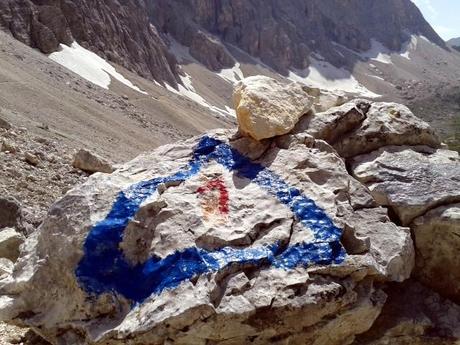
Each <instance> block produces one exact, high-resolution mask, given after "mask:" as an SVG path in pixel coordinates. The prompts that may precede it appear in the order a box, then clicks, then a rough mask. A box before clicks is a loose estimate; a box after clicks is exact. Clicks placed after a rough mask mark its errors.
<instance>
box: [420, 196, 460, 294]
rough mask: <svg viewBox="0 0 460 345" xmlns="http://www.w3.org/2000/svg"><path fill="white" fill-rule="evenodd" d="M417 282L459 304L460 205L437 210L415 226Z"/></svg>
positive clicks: (422, 218)
mask: <svg viewBox="0 0 460 345" xmlns="http://www.w3.org/2000/svg"><path fill="white" fill-rule="evenodd" d="M413 229H414V235H415V243H416V245H417V255H418V260H417V267H416V270H415V273H416V276H417V278H418V279H419V280H420V281H422V282H423V283H424V284H425V285H427V286H430V287H431V288H433V289H435V290H436V291H440V292H441V293H442V294H443V295H444V296H447V297H449V298H451V299H452V300H454V301H456V302H457V303H460V284H459V281H460V270H459V267H460V258H459V255H458V253H460V204H452V205H447V206H440V207H437V208H435V209H433V210H431V211H429V212H427V213H426V214H424V215H423V216H422V217H419V218H417V219H415V221H414V223H413Z"/></svg>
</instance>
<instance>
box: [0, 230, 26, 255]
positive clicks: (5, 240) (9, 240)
mask: <svg viewBox="0 0 460 345" xmlns="http://www.w3.org/2000/svg"><path fill="white" fill-rule="evenodd" d="M24 240H25V238H24V236H23V235H22V234H20V233H18V232H16V230H14V229H11V228H5V229H3V230H0V258H4V259H8V260H11V261H13V262H14V261H16V260H17V258H18V257H19V247H20V246H21V244H23V243H24Z"/></svg>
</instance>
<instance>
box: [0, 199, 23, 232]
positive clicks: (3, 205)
mask: <svg viewBox="0 0 460 345" xmlns="http://www.w3.org/2000/svg"><path fill="white" fill-rule="evenodd" d="M21 224H22V208H21V205H20V204H19V202H17V201H16V200H15V199H13V198H0V229H2V228H6V227H14V228H18V226H19V227H21V226H20V225H21Z"/></svg>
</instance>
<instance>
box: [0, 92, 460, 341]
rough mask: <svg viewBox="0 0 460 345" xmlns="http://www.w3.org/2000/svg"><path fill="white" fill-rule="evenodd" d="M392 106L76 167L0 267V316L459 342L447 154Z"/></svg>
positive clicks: (146, 337)
mask: <svg viewBox="0 0 460 345" xmlns="http://www.w3.org/2000/svg"><path fill="white" fill-rule="evenodd" d="M268 105H269V104H268ZM268 105H267V106H268ZM395 107H396V108H397V109H400V113H399V115H397V114H396V113H395V114H396V115H395V114H393V113H391V110H389V109H395ZM379 111H381V112H382V113H381V114H379V113H378V112H379ZM405 111H406V109H405V108H402V107H400V106H396V105H394V104H383V103H373V102H369V101H365V100H355V101H351V102H349V103H346V104H343V105H342V106H339V107H335V108H331V109H328V110H326V111H325V112H322V113H316V114H315V113H312V112H310V113H309V114H307V115H305V116H303V117H302V118H301V119H300V121H299V122H298V123H297V125H296V126H295V127H294V129H293V130H292V131H291V132H290V133H287V134H284V135H281V136H276V137H275V135H276V133H273V134H272V135H269V136H267V137H265V139H263V140H261V141H256V140H254V139H251V138H250V137H249V136H248V137H246V136H243V135H242V134H241V132H238V133H235V132H234V131H226V130H217V131H214V132H211V133H207V134H206V135H203V136H200V137H196V138H192V139H190V140H187V141H181V142H178V143H175V144H172V145H167V146H163V147H160V148H158V149H156V150H155V151H153V152H150V153H146V154H143V155H141V156H139V157H138V158H136V159H134V160H133V161H131V162H128V163H126V164H124V165H121V166H119V168H118V169H117V170H116V171H115V172H113V173H112V174H99V173H96V174H94V175H92V176H90V177H89V178H88V179H87V181H86V182H85V183H84V184H83V185H81V186H77V187H76V188H74V189H72V190H71V191H69V192H68V193H67V194H66V195H65V196H64V197H63V198H62V199H61V200H59V201H58V202H57V203H56V204H54V206H53V207H52V208H51V209H50V211H49V213H48V215H47V217H46V218H45V220H44V221H43V223H42V225H41V226H40V229H39V231H36V232H34V233H33V234H32V235H31V236H30V237H29V238H28V239H27V240H26V242H25V243H24V245H23V246H22V249H21V254H20V257H19V259H18V261H17V262H16V264H15V265H14V267H13V268H12V267H11V265H5V269H4V272H3V274H2V276H1V278H0V292H1V296H0V319H2V320H6V321H8V322H10V323H13V324H16V325H19V326H27V327H31V328H32V329H33V330H34V331H35V332H36V333H38V334H40V335H41V336H42V337H44V338H45V339H46V340H47V341H49V342H50V343H52V344H92V345H96V344H97V345H102V344H106V345H109V344H110V345H111V344H120V345H121V344H127V343H128V344H139V345H141V344H178V345H182V344H183V345H190V344H199V345H209V344H219V345H237V344H238V345H240V344H279V345H281V344H283V345H284V344H287V343H288V344H298V345H305V344H308V345H310V344H311V345H335V344H337V345H341V344H353V343H354V344H360V345H361V344H398V345H399V344H412V343H414V344H434V345H440V344H455V343H454V342H453V341H451V340H452V339H458V337H459V334H458V329H460V328H459V325H460V321H459V320H460V319H459V318H458V315H460V314H459V313H458V311H459V310H460V309H459V308H458V305H456V304H455V302H452V301H449V300H447V299H446V298H445V297H448V298H452V299H453V300H455V299H456V298H457V297H458V290H456V286H457V284H456V281H457V279H458V274H457V271H458V270H457V269H456V267H458V260H457V257H456V255H455V254H452V253H455V252H457V251H458V241H457V237H458V236H457V235H458V234H457V232H458V231H457V228H458V224H457V223H458V202H459V201H458V197H459V195H460V193H459V191H460V186H459V185H458V183H457V182H458V181H459V180H458V176H460V174H459V158H458V154H456V153H453V152H451V151H447V150H443V149H439V148H438V146H439V143H438V142H437V141H436V140H437V139H436V137H435V136H434V134H433V136H432V135H431V133H432V132H431V129H430V128H429V127H427V128H425V127H424V126H425V124H424V123H419V124H417V122H416V118H415V117H414V116H413V115H412V114H411V113H404V114H403V112H405ZM407 111H408V110H407ZM389 114H390V115H391V116H390V115H389ZM381 125H384V126H385V128H387V129H388V133H387V134H386V135H383V136H381V137H380V138H378V140H376V141H373V143H374V144H373V145H370V146H369V147H368V148H367V149H366V147H362V145H364V144H363V143H360V142H359V140H361V139H362V138H365V137H366V135H369V136H371V134H370V133H371V132H366V131H367V129H373V128H377V127H379V126H381ZM417 126H418V127H417ZM422 127H423V128H424V129H423V130H422V132H420V131H419V130H418V129H416V128H422ZM414 128H415V129H414ZM360 131H364V132H363V133H361V132H360ZM357 133H358V134H357ZM359 133H360V134H359ZM366 133H368V134H366ZM417 133H419V134H420V133H422V134H421V135H419V136H417V135H418V134H417ZM423 133H424V134H423ZM352 138H354V139H352ZM360 138H361V139H360ZM417 138H418V139H417ZM347 140H348V141H347ZM405 140H406V141H407V142H406V141H405ZM430 141H431V144H430ZM405 142H406V143H407V144H410V145H416V146H407V145H404V143H405ZM344 143H347V144H346V145H343V144H344ZM395 145H398V146H395ZM345 147H347V149H346V150H345V149H344V151H341V150H338V149H339V148H345ZM357 148H359V150H357ZM343 152H347V153H345V154H344V153H343ZM339 153H342V156H341V155H340V154H339ZM412 238H415V244H416V248H415V249H414V245H413V242H412ZM414 267H416V268H415V271H414V272H415V275H414V276H415V277H416V278H418V279H420V281H422V282H423V283H425V284H427V285H429V286H430V287H431V288H433V289H435V290H436V291H437V292H438V293H440V295H438V294H437V293H435V292H433V291H431V290H429V289H428V288H426V287H423V286H422V285H420V283H418V282H415V281H414V278H411V279H409V278H410V277H411V275H412V273H413V269H414ZM439 274H441V275H442V277H440V276H439ZM441 278H442V279H441ZM404 281H407V282H405V283H404V284H403V285H400V284H401V283H402V282H404ZM441 295H442V296H443V297H441ZM412 304H414V305H416V306H417V308H415V309H414V310H413V311H412V309H411V305H412ZM445 310H447V312H446V313H445V312H444V311H445Z"/></svg>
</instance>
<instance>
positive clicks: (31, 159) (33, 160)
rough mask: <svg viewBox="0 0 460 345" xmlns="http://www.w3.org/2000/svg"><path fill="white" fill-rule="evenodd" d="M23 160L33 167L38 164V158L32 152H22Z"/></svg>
mask: <svg viewBox="0 0 460 345" xmlns="http://www.w3.org/2000/svg"><path fill="white" fill-rule="evenodd" d="M24 159H25V161H26V162H27V163H29V164H30V165H33V166H37V165H39V164H40V158H38V157H37V156H36V155H34V154H33V153H32V152H28V151H27V152H24Z"/></svg>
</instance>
